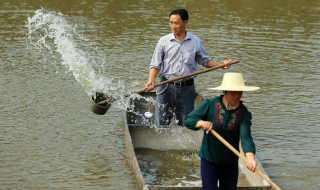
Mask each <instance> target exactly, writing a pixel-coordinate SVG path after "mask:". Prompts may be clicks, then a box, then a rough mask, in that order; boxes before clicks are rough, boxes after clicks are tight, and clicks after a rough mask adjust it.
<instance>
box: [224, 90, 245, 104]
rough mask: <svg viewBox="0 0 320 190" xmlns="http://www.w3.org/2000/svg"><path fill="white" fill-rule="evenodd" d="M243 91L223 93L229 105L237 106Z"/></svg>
mask: <svg viewBox="0 0 320 190" xmlns="http://www.w3.org/2000/svg"><path fill="white" fill-rule="evenodd" d="M242 94H243V91H225V92H224V96H225V98H226V101H227V102H228V103H229V104H237V103H238V102H240V99H241V97H242Z"/></svg>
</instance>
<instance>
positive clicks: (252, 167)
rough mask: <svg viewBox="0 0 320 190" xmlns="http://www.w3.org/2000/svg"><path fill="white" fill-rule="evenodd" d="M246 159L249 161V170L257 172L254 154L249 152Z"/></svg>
mask: <svg viewBox="0 0 320 190" xmlns="http://www.w3.org/2000/svg"><path fill="white" fill-rule="evenodd" d="M246 157H247V159H248V163H247V168H248V169H249V170H250V171H252V172H255V171H256V168H257V161H256V159H255V156H254V154H253V153H252V152H247V153H246Z"/></svg>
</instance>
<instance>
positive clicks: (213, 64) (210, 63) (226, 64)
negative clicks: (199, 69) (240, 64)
mask: <svg viewBox="0 0 320 190" xmlns="http://www.w3.org/2000/svg"><path fill="white" fill-rule="evenodd" d="M231 62H232V61H231V60H224V61H223V62H222V64H224V69H229V68H230V66H231ZM219 65H221V63H218V62H216V61H213V60H212V59H211V60H210V61H208V64H207V67H208V68H211V67H216V66H219Z"/></svg>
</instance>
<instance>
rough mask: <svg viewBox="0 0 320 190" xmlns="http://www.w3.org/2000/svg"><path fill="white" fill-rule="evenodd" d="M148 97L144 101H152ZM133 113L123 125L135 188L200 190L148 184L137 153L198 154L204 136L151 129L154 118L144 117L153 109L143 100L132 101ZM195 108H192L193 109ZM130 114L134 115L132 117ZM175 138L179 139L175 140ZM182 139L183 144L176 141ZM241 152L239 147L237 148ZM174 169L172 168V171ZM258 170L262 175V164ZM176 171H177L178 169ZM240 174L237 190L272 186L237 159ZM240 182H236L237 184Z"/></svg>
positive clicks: (174, 129) (261, 189) (174, 128)
mask: <svg viewBox="0 0 320 190" xmlns="http://www.w3.org/2000/svg"><path fill="white" fill-rule="evenodd" d="M154 96H155V94H153V93H151V95H150V94H149V95H148V96H147V97H148V98H150V97H154ZM197 96H198V97H197V101H196V105H197V104H199V103H200V102H201V101H202V97H201V96H199V95H197ZM131 103H133V104H134V109H131V110H130V111H128V112H127V113H126V117H125V119H124V122H123V124H122V127H123V134H124V139H125V150H126V155H127V158H128V163H129V165H130V167H131V169H132V171H133V173H134V175H135V178H136V182H137V188H138V189H142V190H180V189H181V190H182V189H183V190H200V189H201V185H192V186H179V185H163V184H147V183H146V181H145V179H144V177H143V175H142V173H143V171H141V167H140V165H139V162H138V159H137V155H136V150H137V149H141V148H142V149H154V150H158V151H170V150H195V151H196V150H198V148H199V147H200V143H201V139H202V135H203V132H202V131H201V130H199V131H197V132H195V131H192V130H189V129H187V128H184V127H180V126H175V125H173V126H170V128H161V129H159V128H156V127H154V126H153V118H149V117H147V116H148V115H146V114H145V112H151V113H154V105H152V103H150V102H148V101H146V102H144V101H143V100H142V101H141V100H139V101H138V102H136V101H134V100H132V102H131ZM196 105H195V106H196ZM133 112H135V113H136V114H137V115H136V116H134V115H133ZM177 136H179V137H181V138H177ZM177 139H183V140H177ZM240 148H241V147H240ZM174 167H177V166H174V165H173V166H172V168H174ZM258 167H260V169H261V171H263V172H264V173H265V171H264V170H263V168H262V166H261V164H260V163H259V162H258ZM177 170H179V168H177ZM239 172H240V173H241V176H242V178H245V180H246V181H247V182H246V183H245V184H241V183H239V185H238V188H237V189H240V190H270V189H271V186H270V185H268V183H267V182H266V181H265V180H263V179H262V178H260V177H259V176H258V175H256V174H254V173H252V172H251V171H249V170H248V169H247V168H246V167H245V164H244V163H243V162H242V160H240V159H239ZM240 180H241V179H239V181H240Z"/></svg>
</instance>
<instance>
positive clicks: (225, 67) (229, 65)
mask: <svg viewBox="0 0 320 190" xmlns="http://www.w3.org/2000/svg"><path fill="white" fill-rule="evenodd" d="M222 63H223V65H224V69H229V68H230V67H231V63H232V60H224V61H223V62H222Z"/></svg>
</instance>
